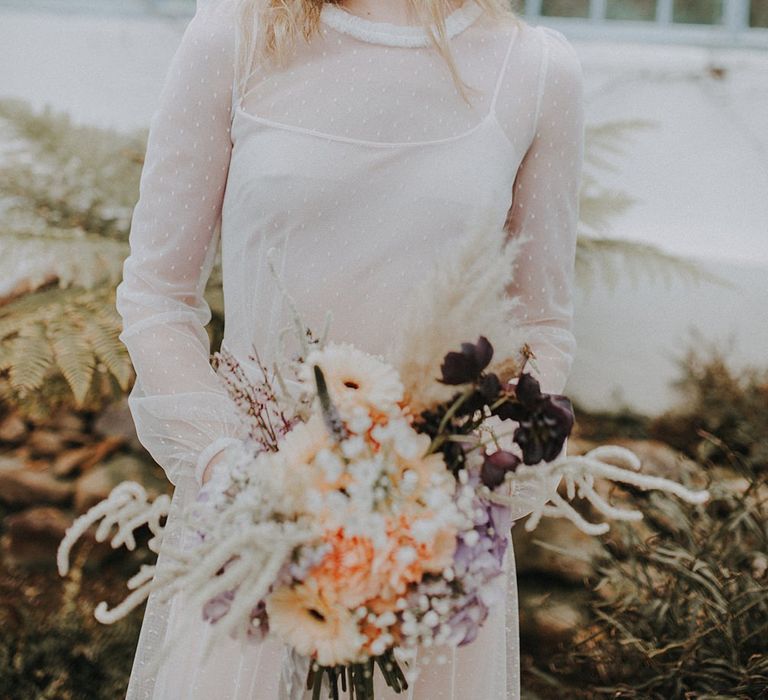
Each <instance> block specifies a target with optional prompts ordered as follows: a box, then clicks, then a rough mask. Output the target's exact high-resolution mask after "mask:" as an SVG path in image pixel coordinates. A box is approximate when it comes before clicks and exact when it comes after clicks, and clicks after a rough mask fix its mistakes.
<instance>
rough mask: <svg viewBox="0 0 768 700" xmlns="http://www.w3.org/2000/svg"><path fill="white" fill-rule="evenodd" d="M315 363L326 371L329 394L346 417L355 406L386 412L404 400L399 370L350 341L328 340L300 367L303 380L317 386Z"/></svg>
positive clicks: (366, 409)
mask: <svg viewBox="0 0 768 700" xmlns="http://www.w3.org/2000/svg"><path fill="white" fill-rule="evenodd" d="M314 365H319V366H320V368H321V369H322V370H323V375H324V376H325V381H326V384H327V385H328V393H329V394H330V396H331V399H332V400H333V402H334V404H335V405H336V406H337V408H338V409H339V411H340V412H341V413H342V415H343V416H344V417H347V416H351V415H352V414H353V413H354V410H355V408H357V407H360V408H363V409H364V410H365V411H366V412H373V413H377V412H379V413H387V412H389V411H391V410H393V409H395V408H396V407H397V404H398V402H400V401H402V399H403V385H402V382H401V381H400V377H399V376H398V374H397V370H395V368H394V367H392V366H391V365H388V364H387V363H385V362H383V361H382V360H380V359H378V358H377V357H375V356H374V355H369V354H368V353H365V352H363V351H362V350H359V349H357V348H356V347H355V346H354V345H351V344H350V343H328V344H327V345H326V346H325V347H324V348H323V349H322V350H313V351H312V352H310V354H309V356H308V357H307V360H306V362H305V363H304V364H303V365H302V366H301V369H300V379H301V380H302V381H303V382H308V383H310V384H311V385H314V382H315V377H314V369H313V367H314Z"/></svg>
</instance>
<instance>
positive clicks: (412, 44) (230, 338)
mask: <svg viewBox="0 0 768 700" xmlns="http://www.w3.org/2000/svg"><path fill="white" fill-rule="evenodd" d="M475 8H478V6H477V5H476V4H475V3H474V2H469V3H466V4H465V5H464V6H463V8H461V9H460V10H457V11H455V12H454V13H453V14H452V15H450V16H449V18H448V19H449V24H448V29H449V33H450V35H451V36H450V38H451V41H453V42H454V43H455V42H459V41H460V42H461V48H464V52H461V51H459V52H457V53H458V57H459V58H462V56H463V57H464V58H465V63H467V64H468V66H464V67H467V68H468V69H471V70H472V72H473V73H474V78H475V79H476V82H478V83H480V87H481V88H482V91H481V92H479V97H477V98H476V105H473V106H472V108H471V109H469V108H467V107H465V106H464V107H463V106H462V105H461V104H460V102H459V98H458V96H457V95H456V91H455V87H454V85H453V83H452V82H451V80H450V77H449V76H448V75H447V72H445V70H444V66H443V65H440V64H439V63H437V62H436V61H435V60H434V59H433V58H432V57H431V56H429V53H428V48H427V47H424V46H422V45H421V44H420V43H419V42H418V39H419V36H420V35H419V33H418V32H415V31H414V30H416V29H417V28H416V27H406V26H402V27H401V26H398V25H382V23H374V22H370V21H367V20H363V19H362V18H359V17H357V16H354V15H350V14H349V13H347V12H346V11H344V10H342V9H340V8H338V7H337V6H334V5H326V6H325V10H326V11H325V12H324V13H323V20H324V22H323V26H322V28H321V32H320V34H319V35H318V36H317V37H316V38H315V41H314V43H313V44H311V45H310V46H300V47H298V50H297V52H296V54H298V55H296V58H295V59H294V61H295V64H296V66H297V67H296V68H295V69H294V70H292V71H286V72H283V73H281V75H280V79H279V80H277V79H275V77H274V76H273V75H271V74H269V73H266V72H265V74H264V75H259V76H257V78H256V80H255V81H253V82H254V83H255V84H252V85H250V86H249V87H248V90H247V91H246V93H245V96H244V98H243V97H238V98H237V99H236V100H235V105H234V110H233V122H232V132H231V133H232V143H233V149H232V157H231V165H230V171H229V177H228V181H227V189H226V194H225V197H224V204H223V213H222V229H221V238H222V254H223V259H222V263H223V273H224V280H225V304H226V308H227V335H226V337H225V343H226V345H227V347H228V348H229V349H230V350H232V351H233V352H234V353H235V354H237V355H239V356H241V357H243V356H245V355H247V354H248V349H249V348H250V347H251V346H256V347H258V348H259V352H260V356H261V357H262V358H263V359H264V358H267V359H271V358H273V357H274V356H275V354H276V353H277V352H278V349H277V347H276V341H277V339H278V337H279V336H280V330H281V329H282V328H285V327H290V325H291V318H290V310H289V308H288V306H287V304H286V301H285V299H284V298H283V297H282V295H281V294H280V293H279V292H278V290H277V288H276V285H275V280H274V278H273V276H272V275H271V274H270V271H269V269H268V267H267V251H269V249H271V248H274V249H275V250H274V256H275V257H274V258H272V259H273V261H274V263H275V265H276V266H277V267H278V268H279V270H280V274H281V277H282V279H283V282H284V284H285V288H286V289H287V291H288V292H289V293H290V295H291V296H292V297H293V300H294V302H295V304H296V307H297V308H298V310H299V311H300V313H301V314H302V316H303V318H304V320H305V322H306V323H307V325H309V327H311V328H312V329H313V330H315V331H317V332H319V331H320V330H322V327H323V323H324V316H325V314H326V312H327V311H331V312H332V314H333V320H332V323H331V334H330V337H332V338H334V339H336V340H344V341H348V342H352V343H355V344H357V345H358V346H359V347H361V348H363V349H365V350H367V351H369V352H375V353H381V354H383V355H384V356H387V355H388V351H389V341H391V340H392V338H393V332H395V329H396V328H397V325H398V320H399V319H400V318H401V317H402V314H403V311H404V309H405V307H406V306H407V305H408V304H409V303H410V294H409V292H410V290H412V289H413V286H414V283H415V282H416V281H417V280H419V279H420V278H421V277H422V276H423V275H424V273H425V270H427V269H428V268H429V266H430V264H431V263H432V262H433V261H434V260H435V259H436V257H439V256H441V255H445V254H448V253H449V251H451V250H455V249H456V247H457V243H458V242H459V240H460V239H461V237H462V235H466V234H467V232H468V231H469V230H471V227H472V226H473V225H475V224H478V223H479V222H480V221H487V220H488V218H490V219H491V220H492V221H493V222H495V226H497V227H499V228H501V227H502V226H503V225H504V222H505V219H506V216H507V213H508V211H509V208H510V200H511V194H512V185H513V182H514V179H515V174H516V173H517V170H518V168H519V165H520V161H521V159H522V157H523V155H524V151H525V149H524V143H525V141H526V136H528V135H530V131H531V129H532V122H531V121H530V120H528V123H527V124H526V127H527V130H528V131H529V134H528V135H522V137H519V138H517V139H515V141H513V140H511V139H510V137H509V135H508V133H507V132H506V131H505V129H504V127H503V126H502V124H501V123H500V121H499V115H498V114H497V111H496V110H497V102H498V97H499V94H500V92H501V90H502V87H504V79H505V72H506V68H507V63H508V62H509V59H510V56H511V55H512V49H513V46H514V44H515V41H516V39H517V36H518V33H519V31H520V26H519V25H518V24H515V23H510V24H509V25H506V26H503V27H501V28H499V27H494V26H490V27H489V26H488V24H487V22H483V21H482V20H481V19H480V15H478V14H477V12H476V11H475ZM450 20H453V21H450ZM371 25H374V26H375V27H376V32H373V31H371V29H370V27H371ZM382 26H383V27H384V28H383V29H382ZM409 30H410V31H409ZM473 41H474V42H476V43H477V44H478V45H480V44H481V43H482V44H484V43H486V42H487V44H488V48H487V49H485V51H486V55H485V56H484V59H483V61H479V60H477V57H476V56H475V55H474V54H472V53H469V51H468V49H467V46H471V45H472V42H473ZM382 42H383V43H382ZM366 54H367V55H369V56H370V57H372V58H373V57H375V58H376V59H377V60H376V61H375V62H374V61H370V62H368V60H367V58H366ZM379 56H381V57H379ZM360 66H365V68H366V71H367V73H368V74H367V76H366V79H365V80H361V79H357V80H355V81H353V82H347V81H346V80H339V79H338V78H339V77H340V76H348V75H350V74H352V73H354V72H355V69H356V68H358V69H359V67H360ZM430 70H431V71H432V72H433V73H434V76H433V77H430V79H429V81H428V83H429V84H431V85H432V84H433V85H434V86H433V87H432V88H431V89H430V90H428V91H427V93H428V94H426V95H425V94H423V92H424V91H421V90H420V91H419V92H415V91H414V90H413V89H412V88H413V85H412V84H408V83H412V82H413V80H414V77H413V74H415V75H416V77H417V78H418V79H419V80H424V77H425V76H424V72H425V71H430ZM326 71H327V72H326ZM331 73H335V74H336V75H335V76H334V77H330V74H331ZM324 75H329V80H330V81H331V86H328V85H326V84H325V81H324V80H323V76H324ZM396 75H402V76H407V78H408V79H407V80H406V78H405V77H403V78H402V79H400V80H394V79H393V76H396ZM433 81H434V82H433ZM369 85H375V86H376V88H372V87H368V86H369ZM379 85H382V86H383V87H382V88H379V87H378V86H379ZM374 90H375V93H374ZM356 92H360V93H361V94H360V101H358V100H357V98H356V97H355V93H356ZM382 92H383V93H384V96H383V97H381V94H382ZM414 93H415V94H414ZM298 96H301V99H300V100H299V99H297V98H298ZM425 100H428V102H425ZM505 102H506V104H505V105H504V109H505V110H507V111H509V110H510V107H511V106H510V105H509V104H508V100H507V101H505ZM338 105H344V107H343V108H341V109H339V107H338ZM462 107H463V110H464V111H462V112H461V114H459V110H460V109H461V108H462ZM404 111H407V112H412V113H415V114H418V116H414V118H413V119H412V120H411V121H410V122H405V121H403V118H402V115H403V113H404ZM526 116H527V115H525V114H519V115H517V118H519V119H521V120H522V119H523V117H526ZM505 118H506V119H507V120H509V118H510V115H509V114H506V115H505ZM398 120H400V121H401V122H402V124H401V125H400V126H398V128H395V127H394V126H391V125H393V124H395V125H396V124H397V122H398ZM383 125H388V126H389V128H387V129H382V126H383ZM382 131H386V132H387V133H386V137H385V138H382Z"/></svg>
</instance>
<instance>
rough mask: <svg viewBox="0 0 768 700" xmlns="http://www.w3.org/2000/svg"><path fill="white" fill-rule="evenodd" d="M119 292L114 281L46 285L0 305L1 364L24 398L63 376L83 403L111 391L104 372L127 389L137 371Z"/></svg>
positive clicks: (79, 401)
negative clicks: (123, 334) (117, 306)
mask: <svg viewBox="0 0 768 700" xmlns="http://www.w3.org/2000/svg"><path fill="white" fill-rule="evenodd" d="M114 293H115V292H114V289H113V288H112V286H111V285H103V286H102V287H98V288H96V289H93V290H87V289H81V288H78V287H72V288H70V289H67V290H59V289H45V290H41V291H38V292H35V293H33V294H28V295H27V296H25V297H22V298H20V299H17V300H15V301H13V302H11V303H9V304H6V305H5V306H3V307H0V365H2V368H3V371H4V372H5V373H7V375H8V379H9V382H10V385H11V387H12V389H13V390H15V391H18V392H20V395H21V396H22V397H23V396H24V394H25V393H27V392H29V391H33V390H37V389H40V388H41V387H42V386H43V384H48V383H50V382H51V380H52V378H54V377H55V376H56V375H59V376H62V377H63V378H64V379H65V380H66V384H67V386H68V387H69V390H70V391H71V395H72V398H73V399H74V402H75V405H77V406H82V405H83V404H84V402H85V401H86V399H87V398H88V396H89V395H90V394H94V392H95V393H96V394H98V393H99V392H101V390H102V388H105V389H109V387H108V385H104V384H103V381H102V378H101V376H100V375H101V374H103V373H106V374H107V375H109V376H110V377H112V378H113V379H114V382H116V383H117V385H119V387H120V389H121V390H122V391H126V390H127V389H128V388H129V387H130V383H131V379H132V376H133V374H132V367H131V361H130V357H129V356H128V352H127V350H126V349H125V347H124V346H123V344H122V343H121V342H120V340H119V337H118V336H119V333H120V328H121V325H120V318H119V316H118V315H117V312H116V311H115V310H114ZM96 370H101V371H99V372H97V371H96ZM97 384H98V386H97ZM107 393H112V392H111V391H108V392H107Z"/></svg>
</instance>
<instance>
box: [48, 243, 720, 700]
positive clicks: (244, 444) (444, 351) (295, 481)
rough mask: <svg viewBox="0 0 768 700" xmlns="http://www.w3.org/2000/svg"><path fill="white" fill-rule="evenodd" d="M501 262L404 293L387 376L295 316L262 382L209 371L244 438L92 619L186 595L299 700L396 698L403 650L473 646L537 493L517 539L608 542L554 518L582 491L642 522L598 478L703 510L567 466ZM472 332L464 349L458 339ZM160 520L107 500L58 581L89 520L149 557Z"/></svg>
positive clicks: (655, 485)
mask: <svg viewBox="0 0 768 700" xmlns="http://www.w3.org/2000/svg"><path fill="white" fill-rule="evenodd" d="M470 238H471V237H470ZM494 244H495V245H497V246H498V249H497V250H496V253H497V254H496V255H494V254H493V252H494V251H493V248H492V246H493V245H494ZM489 251H490V252H489ZM514 255H515V249H514V246H513V244H511V243H506V244H505V243H504V242H503V241H502V240H501V238H500V237H497V238H495V239H492V240H491V239H490V238H489V235H488V232H485V233H482V235H478V236H475V237H474V238H473V239H471V240H470V241H469V242H468V244H467V246H466V248H465V250H464V251H463V252H462V251H460V252H459V254H458V255H457V257H456V258H455V259H454V260H452V261H450V262H449V263H448V264H447V265H445V266H444V267H443V268H441V269H436V270H435V273H434V274H433V276H432V277H430V278H429V279H428V280H427V281H425V284H424V287H423V288H422V290H421V291H420V292H417V293H416V294H417V300H416V302H417V303H416V304H415V311H413V312H412V313H411V315H410V317H408V318H406V325H405V329H404V331H403V332H402V333H401V337H400V338H398V340H399V341H400V345H399V348H398V351H397V352H395V353H393V357H394V358H399V359H396V360H395V361H391V362H387V361H386V360H385V359H384V358H383V357H382V356H379V355H372V354H369V353H366V352H364V351H363V350H361V349H359V348H357V347H355V346H354V345H352V344H350V343H344V342H328V341H327V340H326V339H325V338H324V337H323V338H320V339H318V338H316V337H315V336H313V334H312V333H311V332H309V329H307V328H305V327H304V326H303V324H301V321H300V318H299V316H298V314H297V313H295V321H296V324H297V330H298V333H297V336H298V338H299V341H300V345H301V350H300V352H298V353H295V354H294V355H293V356H292V357H291V358H290V359H288V360H284V361H282V362H281V363H275V365H274V368H273V370H272V371H271V372H270V371H269V370H268V369H267V367H265V366H264V364H263V363H262V362H261V360H260V359H259V356H258V354H256V353H255V354H254V355H252V356H251V357H250V358H249V361H250V362H251V363H253V364H255V365H256V366H257V367H258V368H259V372H258V377H257V378H254V377H252V376H250V375H249V374H248V372H247V371H246V369H245V368H244V366H243V365H242V364H241V363H240V361H239V360H238V359H237V358H236V357H234V356H233V355H231V354H230V353H228V352H226V351H222V352H219V353H216V355H215V356H214V359H215V365H216V366H217V369H218V372H219V374H220V375H221V376H222V378H223V380H224V382H225V384H226V386H227V387H228V389H229V390H230V394H231V396H232V398H233V400H234V401H235V403H236V404H237V405H238V406H239V407H240V408H241V409H242V415H243V417H244V424H245V425H246V426H247V437H244V438H243V439H242V440H241V441H240V443H239V444H238V445H237V446H233V447H230V448H228V449H227V450H226V452H225V453H224V454H223V458H222V460H221V461H219V462H218V463H217V464H216V467H215V469H214V471H213V475H212V478H211V479H210V481H208V483H207V484H206V485H205V486H203V488H202V489H201V490H200V492H199V494H198V496H197V499H196V501H195V502H194V503H193V504H192V505H191V506H190V507H189V508H187V509H186V510H185V512H184V521H185V525H186V526H187V527H188V530H189V531H190V532H192V533H194V537H193V538H192V543H191V544H188V545H187V547H186V548H184V549H181V548H179V549H178V551H176V550H174V549H173V548H172V547H170V546H165V545H164V546H163V548H162V549H163V554H164V556H166V557H168V558H169V560H170V561H171V564H170V565H168V566H166V567H165V568H164V569H163V570H162V572H161V571H160V570H157V571H156V570H155V568H154V567H144V568H143V569H142V571H141V572H140V573H139V574H137V576H136V577H134V579H132V580H131V581H130V582H129V588H131V589H133V590H132V593H131V594H130V595H129V596H128V597H127V598H126V599H125V600H124V601H123V603H121V604H120V605H119V606H117V607H116V608H114V609H113V610H109V609H108V608H107V607H106V605H104V604H101V605H100V606H99V607H98V608H97V610H96V616H97V618H98V619H100V620H101V621H102V622H105V623H109V622H113V621H115V620H117V619H119V618H121V617H123V616H125V615H126V614H127V613H128V612H129V611H130V610H132V609H134V608H135V607H137V606H138V605H140V604H141V603H142V602H143V601H144V600H146V598H147V597H148V596H149V595H150V593H152V594H153V595H157V596H161V597H163V596H165V597H166V598H170V597H171V596H172V595H174V594H175V593H177V592H183V594H184V595H186V596H188V599H189V601H190V604H191V605H192V608H191V609H192V610H197V611H198V612H199V615H200V616H201V617H202V619H204V620H205V621H207V622H208V623H209V624H210V625H211V626H212V629H213V631H214V635H212V637H211V643H215V642H216V640H217V639H221V637H220V636H218V635H227V636H229V637H233V638H235V639H241V640H244V641H245V642H246V643H247V641H249V640H252V641H256V642H258V641H260V640H263V639H264V638H265V637H266V635H276V636H277V637H278V638H279V639H280V640H282V641H283V642H284V643H285V644H286V645H287V647H288V648H289V649H290V655H291V659H292V663H293V669H292V673H291V674H289V675H292V676H293V677H294V678H295V679H298V680H296V685H297V688H296V691H297V692H303V689H304V688H305V687H306V688H308V689H310V690H312V693H313V697H314V698H320V697H321V694H322V695H323V696H324V697H332V698H339V697H340V693H348V694H349V697H351V698H358V699H360V700H363V699H365V700H370V699H372V698H373V697H374V675H375V673H381V674H382V676H383V678H384V680H385V681H386V684H387V686H388V687H389V688H391V689H392V690H393V691H394V692H398V693H399V692H402V691H403V690H405V689H406V688H408V684H409V682H413V680H414V677H415V674H416V673H417V672H418V669H417V667H416V665H415V664H414V663H413V661H414V659H415V655H416V651H417V649H425V648H426V649H432V650H435V652H436V653H439V652H440V650H445V649H450V648H452V647H457V646H462V645H466V644H471V643H472V642H473V641H474V640H475V638H476V636H477V634H478V631H479V629H480V628H481V627H482V625H483V624H484V623H485V621H486V619H487V618H488V616H489V612H490V611H491V610H492V609H493V608H494V606H495V605H497V604H498V603H499V602H500V601H502V600H503V599H504V596H505V593H506V556H507V554H508V545H509V536H510V530H511V527H512V523H513V521H514V519H515V518H516V517H519V514H518V513H517V512H516V508H517V507H518V506H519V503H520V500H521V494H522V493H523V492H531V485H532V484H533V485H535V486H536V488H535V489H533V491H536V492H538V493H540V494H542V496H541V498H540V499H539V500H538V501H537V502H536V503H534V504H532V505H531V506H530V507H529V508H527V512H526V514H527V513H530V514H531V517H530V518H529V519H528V521H527V522H526V529H533V528H534V527H535V526H536V523H537V522H538V521H539V519H540V518H541V517H542V516H543V515H549V516H556V517H567V518H569V519H571V520H572V521H573V522H575V523H576V524H577V525H578V526H579V527H580V528H581V529H583V530H585V531H586V532H589V533H590V534H599V533H600V532H604V531H605V529H607V525H606V524H605V523H589V522H587V521H585V520H584V519H583V518H582V516H581V515H580V514H579V513H578V512H577V511H576V510H575V509H574V508H573V507H572V506H571V505H570V504H569V503H568V500H569V499H572V498H574V497H575V495H576V494H577V492H578V495H579V496H580V497H582V498H587V499H589V500H590V502H591V503H592V504H593V505H594V506H595V507H596V508H597V509H598V511H599V512H602V513H604V514H605V515H606V517H608V518H614V519H615V518H624V519H638V518H639V517H641V514H640V513H638V512H637V511H631V510H621V509H618V508H615V507H613V506H611V505H610V504H608V503H606V502H605V501H603V500H602V498H600V496H599V495H598V494H597V492H596V491H595V490H594V488H593V487H592V483H593V480H594V478H595V477H602V478H607V479H612V480H614V481H622V482H625V483H631V484H633V485H635V486H637V487H640V488H645V489H664V490H667V491H670V492H673V493H675V494H677V495H678V496H679V497H681V498H683V499H685V500H688V501H690V502H703V501H704V500H706V498H707V496H708V494H707V492H705V491H701V492H692V491H689V490H687V489H685V488H684V487H683V486H681V485H680V484H677V483H675V482H672V481H668V480H666V479H661V478H658V477H650V476H646V475H642V474H640V473H639V472H638V469H639V466H640V464H639V460H638V459H637V457H636V455H634V453H632V452H630V451H629V450H627V449H625V448H622V447H618V446H613V445H609V446H601V447H598V448H596V449H594V450H592V451H591V452H589V453H587V454H586V455H581V456H566V455H565V454H564V452H565V450H564V449H563V448H564V445H565V443H566V438H567V437H568V435H569V434H570V431H571V428H572V426H573V423H574V415H573V410H572V406H571V402H570V401H569V399H568V398H567V397H566V396H563V395H560V394H547V393H544V392H542V390H541V385H540V383H539V381H538V380H537V379H536V377H535V375H534V374H533V373H531V372H529V371H526V367H527V364H528V363H529V362H532V363H533V364H534V365H535V355H534V354H533V352H532V351H531V349H530V347H529V346H528V345H527V344H526V343H525V342H524V338H523V336H522V334H521V333H520V332H519V331H518V332H517V333H516V332H515V329H514V328H510V326H509V324H508V321H507V319H509V318H510V317H511V314H510V313H509V311H510V310H511V308H512V306H513V305H514V303H515V300H514V299H510V298H509V297H508V296H507V295H505V286H506V283H508V275H509V270H510V269H511V268H510V264H511V262H512V260H513V257H514ZM489 261H490V262H489ZM481 264H482V271H483V274H482V276H481V277H477V278H472V277H469V279H478V280H479V281H477V282H476V283H475V286H474V287H473V294H472V295H468V297H471V299H472V303H471V304H465V305H463V306H462V305H461V304H456V303H451V304H450V306H449V307H448V308H442V309H441V308H439V306H440V304H443V305H445V304H446V302H445V301H444V299H445V297H446V294H447V295H448V298H453V297H455V294H456V292H455V291H452V295H453V296H451V294H448V292H449V291H451V290H455V289H456V288H457V287H456V283H457V281H458V280H460V279H464V280H466V279H467V277H466V276H465V275H467V274H468V273H471V272H472V269H473V267H477V266H478V265H481ZM494 266H495V267H494ZM489 268H490V269H489ZM278 283H279V280H278ZM464 284H465V286H466V284H467V283H466V281H465V282H464ZM458 288H459V289H461V287H458ZM294 312H295V309H294ZM499 318H503V319H505V323H506V324H507V325H506V327H504V328H500V327H499V326H500V324H499V322H498V319H499ZM494 319H495V323H494V322H493V321H494ZM483 324H484V325H485V326H486V328H487V329H488V331H487V332H485V330H484V328H483V327H482V325H483ZM478 326H480V327H478ZM470 331H471V332H473V333H474V335H473V336H471V337H470V339H471V340H472V341H473V342H470V341H469V340H466V339H464V340H459V338H461V335H460V334H462V333H467V332H470ZM494 332H496V336H495V338H494V340H493V342H492V340H491V338H492V337H493V336H494ZM447 343H450V344H449V345H446V344H447ZM497 346H499V347H501V348H502V352H501V353H499V352H498V347H497ZM495 348H496V349H495ZM561 480H564V481H565V485H566V494H567V498H564V497H563V496H561V495H560V494H559V493H558V490H557V485H558V483H559V482H560V481H561ZM168 506H169V500H168V498H167V497H166V496H161V497H159V498H157V499H156V500H155V501H154V502H152V503H150V502H149V501H148V500H147V497H146V493H145V492H144V490H143V489H142V488H141V487H140V486H139V485H138V484H135V483H132V482H127V483H124V484H121V485H120V486H118V487H117V488H116V489H115V490H114V491H113V492H112V494H111V495H110V497H109V498H108V499H107V500H106V501H104V502H102V503H100V504H97V505H96V506H94V507H93V508H92V509H91V510H90V511H89V512H88V513H86V514H85V515H83V516H81V518H79V519H78V520H77V521H75V523H74V524H73V526H72V527H71V528H70V530H69V531H68V533H67V535H66V537H65V538H64V540H63V541H62V543H61V546H60V549H59V570H60V572H61V573H62V575H64V574H66V573H67V570H68V558H69V552H70V549H71V547H72V546H73V545H74V543H75V542H76V541H77V539H78V538H79V537H80V536H81V535H82V534H83V533H84V532H85V531H86V530H87V528H88V527H90V526H91V525H93V524H96V523H98V522H99V521H101V522H100V525H99V528H98V531H97V539H100V540H104V539H106V538H107V537H109V536H110V534H111V533H112V531H113V529H114V528H117V534H116V535H114V536H113V538H112V545H113V546H120V545H126V546H128V547H129V548H133V547H134V546H135V542H134V539H133V535H132V533H133V531H135V530H136V529H137V528H139V527H141V526H143V525H149V528H150V530H151V531H152V532H153V533H154V534H155V537H154V538H153V540H151V541H150V547H152V548H153V549H154V550H155V551H159V549H160V544H161V539H162V534H163V526H162V525H161V522H160V521H161V519H162V518H163V517H164V516H166V515H167V513H168ZM299 686H300V691H299Z"/></svg>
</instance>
